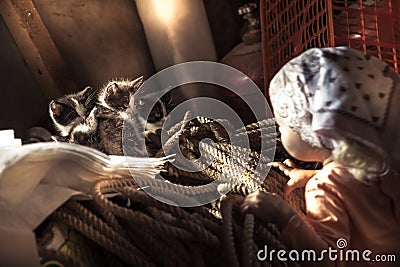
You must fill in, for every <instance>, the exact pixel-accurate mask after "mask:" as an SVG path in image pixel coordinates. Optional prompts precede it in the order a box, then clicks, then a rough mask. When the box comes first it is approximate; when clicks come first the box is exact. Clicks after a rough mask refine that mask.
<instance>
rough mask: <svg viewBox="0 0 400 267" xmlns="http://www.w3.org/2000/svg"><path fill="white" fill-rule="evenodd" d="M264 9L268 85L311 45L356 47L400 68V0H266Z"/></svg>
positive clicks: (264, 43) (262, 8)
mask: <svg viewBox="0 0 400 267" xmlns="http://www.w3.org/2000/svg"><path fill="white" fill-rule="evenodd" d="M260 12H261V29H262V42H263V64H264V78H265V88H266V90H268V86H269V82H270V80H271V79H272V77H273V76H274V75H275V73H276V72H277V71H278V70H279V69H280V68H281V67H282V66H283V65H284V64H285V63H286V62H287V61H289V60H290V59H291V58H293V57H295V56H297V55H299V54H300V53H301V52H303V51H305V50H306V49H308V48H311V47H326V46H348V47H353V48H356V49H360V50H362V51H364V52H366V53H369V54H371V55H374V56H377V57H379V58H380V59H382V60H384V61H386V62H387V63H389V64H390V65H391V66H393V68H394V69H395V70H396V71H399V59H400V57H399V54H400V36H399V35H400V1H399V0H333V1H332V0H297V1H293V0H261V1H260ZM266 93H267V92H266ZM266 95H268V94H266Z"/></svg>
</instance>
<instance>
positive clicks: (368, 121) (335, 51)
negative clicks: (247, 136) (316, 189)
mask: <svg viewBox="0 0 400 267" xmlns="http://www.w3.org/2000/svg"><path fill="white" fill-rule="evenodd" d="M399 84H400V76H399V75H398V74H397V73H396V72H395V71H394V70H393V69H392V68H391V67H389V66H388V65H387V64H386V63H384V62H382V61H381V60H379V59H378V58H375V57H372V56H370V55H366V54H364V53H362V52H361V51H358V50H355V49H351V48H347V47H337V48H313V49H310V50H307V51H306V52H304V53H303V54H301V55H300V56H298V57H296V58H294V59H292V60H291V61H290V62H288V63H287V64H286V65H284V66H283V67H282V68H281V70H280V71H279V72H278V73H277V74H276V75H275V77H274V78H273V79H272V81H271V83H270V88H269V93H270V99H271V102H272V105H273V109H274V112H275V114H276V115H277V116H279V117H280V118H281V119H282V120H283V121H284V122H285V123H286V124H287V125H288V126H289V127H290V128H292V129H293V130H294V131H295V132H297V133H298V134H299V135H300V137H301V138H302V140H304V141H305V142H307V143H308V144H310V145H312V146H314V147H324V148H328V149H333V148H334V146H335V144H336V143H335V141H336V140H339V139H340V138H344V137H345V138H349V139H352V140H357V141H359V142H361V143H363V144H365V145H367V146H369V147H371V148H373V149H374V150H375V151H377V152H378V153H380V154H382V155H384V156H391V157H392V159H394V160H399V159H400V157H399V153H400V138H399V137H400V121H399V120H398V118H399V115H400V92H399V91H400V88H399Z"/></svg>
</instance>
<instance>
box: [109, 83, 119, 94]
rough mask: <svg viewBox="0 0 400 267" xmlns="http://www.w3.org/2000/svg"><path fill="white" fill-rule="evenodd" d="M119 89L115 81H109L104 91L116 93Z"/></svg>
mask: <svg viewBox="0 0 400 267" xmlns="http://www.w3.org/2000/svg"><path fill="white" fill-rule="evenodd" d="M118 90H119V87H118V84H117V83H116V82H110V83H109V84H108V85H107V88H106V92H108V93H109V94H116V93H117V92H118Z"/></svg>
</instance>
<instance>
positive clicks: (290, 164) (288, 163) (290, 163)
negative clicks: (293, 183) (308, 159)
mask: <svg viewBox="0 0 400 267" xmlns="http://www.w3.org/2000/svg"><path fill="white" fill-rule="evenodd" d="M283 163H284V164H286V165H287V166H289V167H292V168H294V167H296V166H295V165H294V162H293V160H291V159H285V161H284V162H283Z"/></svg>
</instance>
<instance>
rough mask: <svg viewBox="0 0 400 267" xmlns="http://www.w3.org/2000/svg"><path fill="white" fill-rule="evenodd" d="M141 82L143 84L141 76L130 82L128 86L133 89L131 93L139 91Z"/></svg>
mask: <svg viewBox="0 0 400 267" xmlns="http://www.w3.org/2000/svg"><path fill="white" fill-rule="evenodd" d="M143 82H144V78H143V76H140V77H139V78H136V79H135V80H133V81H131V82H130V83H131V84H130V86H129V88H132V89H133V92H131V93H134V92H136V90H137V89H139V87H140V86H141V85H142V84H143Z"/></svg>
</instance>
